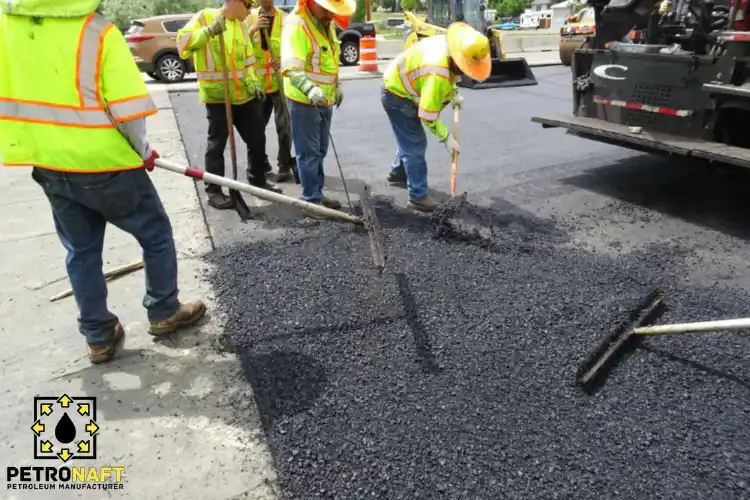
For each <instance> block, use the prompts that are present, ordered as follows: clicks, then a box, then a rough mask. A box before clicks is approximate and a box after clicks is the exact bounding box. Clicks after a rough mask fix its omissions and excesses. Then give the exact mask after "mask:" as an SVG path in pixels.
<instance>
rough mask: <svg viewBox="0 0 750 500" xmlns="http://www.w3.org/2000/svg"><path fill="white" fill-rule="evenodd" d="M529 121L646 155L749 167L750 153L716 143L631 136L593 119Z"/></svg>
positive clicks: (658, 135) (644, 133) (626, 129)
mask: <svg viewBox="0 0 750 500" xmlns="http://www.w3.org/2000/svg"><path fill="white" fill-rule="evenodd" d="M531 121H533V122H535V123H539V124H541V125H542V126H543V127H544V128H564V129H567V131H568V133H570V134H573V135H577V136H581V137H584V138H587V139H593V140H597V141H600V142H605V143H608V144H614V145H618V146H623V147H626V148H630V149H636V150H640V151H644V152H648V153H666V154H677V155H681V156H690V157H694V158H702V159H705V160H709V161H715V162H721V163H728V164H732V165H737V166H740V167H750V150H748V149H745V148H738V147H734V146H727V145H726V144H721V143H718V142H712V141H705V140H701V139H690V138H686V137H679V136H676V135H672V134H665V133H657V132H648V131H646V130H642V131H640V132H639V133H634V132H632V131H631V130H630V128H629V127H628V126H627V125H620V124H617V123H611V122H606V121H603V120H600V119H597V118H587V117H579V116H574V117H573V116H572V117H559V118H545V117H538V116H535V117H533V118H532V119H531Z"/></svg>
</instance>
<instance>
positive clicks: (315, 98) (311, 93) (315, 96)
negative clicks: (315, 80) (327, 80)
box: [307, 85, 328, 106]
mask: <svg viewBox="0 0 750 500" xmlns="http://www.w3.org/2000/svg"><path fill="white" fill-rule="evenodd" d="M307 98H308V99H310V104H312V105H313V106H327V105H328V98H327V97H326V95H325V94H324V93H323V91H322V90H321V89H320V87H318V86H317V85H313V86H312V87H311V88H310V90H308V91H307Z"/></svg>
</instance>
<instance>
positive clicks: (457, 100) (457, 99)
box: [451, 92, 464, 109]
mask: <svg viewBox="0 0 750 500" xmlns="http://www.w3.org/2000/svg"><path fill="white" fill-rule="evenodd" d="M451 104H453V109H456V108H461V106H463V104H464V96H462V95H461V94H459V93H458V92H456V93H455V94H453V100H452V101H451Z"/></svg>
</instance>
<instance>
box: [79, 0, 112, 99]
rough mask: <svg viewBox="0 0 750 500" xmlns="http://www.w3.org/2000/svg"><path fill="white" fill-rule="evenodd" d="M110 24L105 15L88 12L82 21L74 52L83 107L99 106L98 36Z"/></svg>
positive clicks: (99, 55) (101, 34) (99, 56)
mask: <svg viewBox="0 0 750 500" xmlns="http://www.w3.org/2000/svg"><path fill="white" fill-rule="evenodd" d="M111 26H112V23H110V22H109V21H108V20H107V19H106V18H105V17H103V16H100V15H99V14H97V13H92V14H90V15H89V16H88V17H87V18H86V21H85V22H84V23H83V28H82V29H81V35H80V37H79V39H78V50H77V53H76V88H77V90H78V102H79V104H80V106H81V107H83V108H101V107H102V105H101V99H100V97H99V85H98V82H99V78H98V75H99V71H98V67H99V63H100V60H101V53H100V46H101V43H100V38H102V37H103V35H104V34H105V33H106V30H107V29H108V28H110V27H111Z"/></svg>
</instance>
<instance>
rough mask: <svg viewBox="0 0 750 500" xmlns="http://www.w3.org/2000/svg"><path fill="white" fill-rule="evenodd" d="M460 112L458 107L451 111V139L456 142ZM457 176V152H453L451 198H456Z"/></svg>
mask: <svg viewBox="0 0 750 500" xmlns="http://www.w3.org/2000/svg"><path fill="white" fill-rule="evenodd" d="M460 110H461V107H460V106H456V108H455V109H454V110H453V138H454V139H456V142H458V115H459V111H460ZM457 176H458V151H453V155H452V157H451V197H453V198H455V197H456V183H457Z"/></svg>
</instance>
